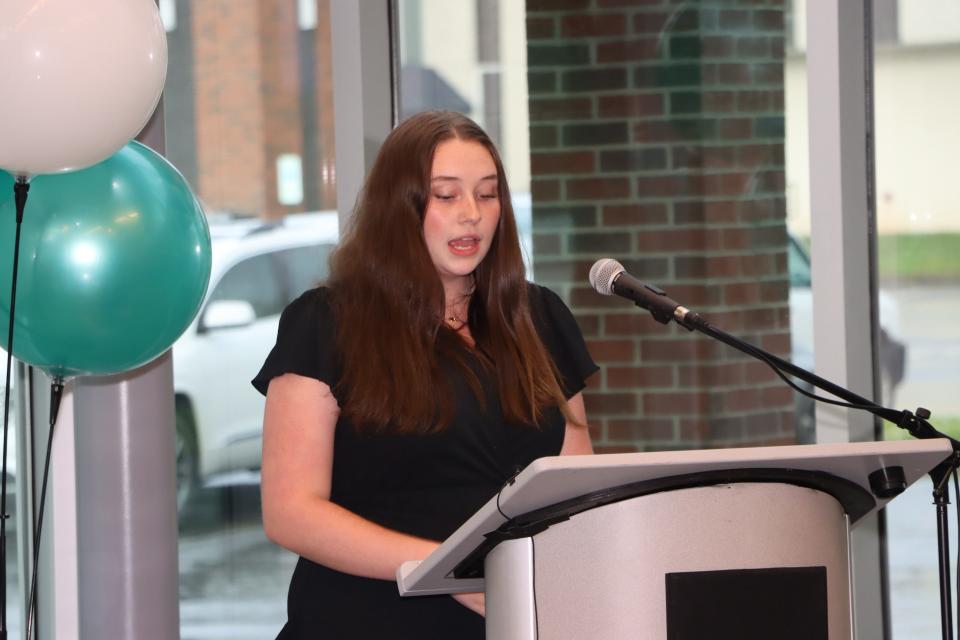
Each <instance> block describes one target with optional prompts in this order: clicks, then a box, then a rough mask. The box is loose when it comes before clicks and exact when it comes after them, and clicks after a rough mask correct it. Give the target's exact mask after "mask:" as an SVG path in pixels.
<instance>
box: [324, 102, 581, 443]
mask: <svg viewBox="0 0 960 640" xmlns="http://www.w3.org/2000/svg"><path fill="white" fill-rule="evenodd" d="M453 138H457V139H460V140H467V141H473V142H478V143H480V144H481V145H483V146H484V147H485V148H486V149H487V151H488V152H489V153H490V155H491V157H492V158H493V162H494V164H495V165H496V168H497V184H498V191H499V194H498V196H499V199H500V220H499V223H498V227H497V230H496V233H495V234H494V237H493V239H492V243H491V246H490V250H489V252H488V253H487V255H486V256H485V257H484V259H483V261H482V262H481V263H480V265H479V266H478V267H477V269H476V270H475V271H474V280H475V285H476V286H475V289H474V293H473V296H472V298H471V301H470V307H469V312H468V318H469V324H470V330H471V334H472V336H473V339H474V340H475V342H476V345H475V350H474V353H475V354H476V355H477V356H478V358H479V360H480V362H481V365H482V366H483V367H485V368H486V369H487V370H488V371H489V372H491V373H492V374H493V375H494V377H495V379H496V380H497V387H498V391H499V396H500V404H501V407H502V410H503V415H504V417H505V419H506V420H507V421H508V422H510V423H514V424H528V425H536V424H537V423H538V422H539V421H540V419H541V418H542V416H543V412H544V410H545V409H546V408H548V407H551V406H559V407H560V409H561V411H562V412H563V414H564V416H566V417H567V419H568V420H571V419H572V416H570V412H569V409H568V408H567V405H566V402H565V400H564V397H563V394H562V392H561V390H560V385H559V382H558V374H557V370H556V367H555V365H554V363H553V361H552V360H551V358H550V357H549V355H548V354H547V350H546V349H545V347H544V346H543V343H542V342H541V341H540V338H539V336H538V335H537V332H536V330H535V329H534V326H533V321H532V319H531V316H530V308H529V303H528V293H527V283H526V279H525V275H524V265H523V258H522V255H521V252H520V242H519V238H518V236H517V224H516V219H515V217H514V214H513V206H512V205H511V202H510V191H509V188H508V187H507V178H506V175H505V174H504V170H503V163H502V162H501V160H500V155H499V154H498V153H497V149H496V147H495V146H494V145H493V142H492V141H491V140H490V138H489V137H488V136H487V134H486V133H485V132H484V131H483V130H482V129H481V128H480V127H479V126H478V125H477V124H476V123H475V122H473V121H472V120H470V119H469V118H467V117H466V116H463V115H461V114H459V113H455V112H449V111H428V112H423V113H420V114H417V115H415V116H413V117H411V118H409V119H407V120H406V121H404V122H403V123H401V124H400V125H399V126H398V127H397V128H396V129H394V130H393V131H392V132H391V133H390V135H389V136H387V139H386V140H385V141H384V143H383V146H382V147H381V149H380V153H379V155H378V156H377V159H376V161H375V162H374V165H373V167H372V169H371V170H370V174H369V175H368V177H367V180H366V183H365V184H364V187H363V190H362V192H361V194H360V197H359V199H358V202H357V206H356V209H355V211H354V214H353V217H352V218H351V222H350V226H349V228H348V229H347V231H346V233H345V235H344V238H343V239H342V241H341V243H340V246H339V247H338V249H337V250H336V251H335V252H334V254H333V255H332V256H331V259H330V279H329V284H330V286H331V287H332V289H333V292H334V295H333V304H334V310H335V314H336V344H337V348H338V353H339V356H340V358H341V363H342V371H341V378H340V382H339V383H338V390H339V391H340V392H341V394H342V395H341V397H342V400H343V402H342V404H343V406H342V407H341V411H342V412H343V414H344V415H345V417H347V418H349V419H350V420H351V421H352V422H353V423H354V424H355V425H356V426H357V427H358V428H359V429H361V430H383V429H388V430H390V431H393V432H398V433H429V432H433V431H437V430H440V429H443V428H444V427H446V426H447V425H448V424H449V421H450V419H451V417H452V415H453V406H452V395H453V394H452V393H450V391H451V389H450V388H449V386H448V385H449V383H448V377H447V376H446V375H445V374H444V371H443V370H442V369H441V364H440V361H441V358H440V357H439V356H442V355H446V356H448V358H449V359H450V360H452V361H453V362H454V363H455V364H456V365H457V366H458V367H459V369H460V370H461V371H463V372H464V374H465V377H466V379H467V381H468V383H469V385H470V387H471V389H472V390H473V393H474V394H475V395H476V396H477V398H478V400H479V401H480V402H481V404H485V401H486V398H485V397H484V394H483V391H482V389H481V386H480V383H479V381H478V379H477V375H476V373H475V371H474V369H473V368H471V367H470V365H469V363H468V360H467V357H466V356H467V350H466V349H467V347H466V345H465V344H464V343H463V341H462V340H461V339H460V338H459V337H458V336H457V335H456V334H455V333H454V332H453V331H451V330H450V329H449V328H447V327H446V325H445V323H444V322H443V310H444V307H445V300H444V290H443V285H442V283H441V280H440V276H439V274H438V273H437V269H436V267H435V266H434V264H433V262H432V260H431V258H430V255H429V253H428V252H427V246H426V243H425V241H424V237H423V218H424V213H425V211H426V207H427V203H428V202H429V198H430V177H431V169H432V165H433V156H434V152H435V151H436V149H437V147H438V146H439V145H440V143H442V142H444V141H446V140H450V139H453Z"/></svg>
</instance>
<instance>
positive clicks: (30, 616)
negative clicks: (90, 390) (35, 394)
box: [26, 376, 63, 640]
mask: <svg viewBox="0 0 960 640" xmlns="http://www.w3.org/2000/svg"><path fill="white" fill-rule="evenodd" d="M61 397H63V378H61V377H59V376H57V377H56V378H54V379H53V382H52V383H51V384H50V431H49V432H48V433H47V452H46V454H45V455H44V460H43V482H42V483H41V485H40V508H39V509H38V510H37V529H36V531H35V532H34V534H33V573H32V575H31V576H30V600H29V601H28V603H27V635H26V639H27V640H30V639H31V638H32V637H33V623H34V620H35V618H36V614H37V567H38V566H39V565H40V533H41V532H42V531H43V508H44V506H45V505H46V502H47V479H48V478H49V477H50V452H51V450H52V449H53V427H54V425H56V424H57V414H58V413H59V412H60V398H61Z"/></svg>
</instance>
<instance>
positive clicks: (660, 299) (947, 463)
mask: <svg viewBox="0 0 960 640" xmlns="http://www.w3.org/2000/svg"><path fill="white" fill-rule="evenodd" d="M645 287H646V288H647V289H649V290H650V292H651V293H653V294H654V295H645V296H643V297H641V298H640V300H639V301H635V304H636V305H637V306H638V307H640V308H642V309H646V310H648V311H649V312H650V313H651V314H652V315H653V317H654V319H655V320H656V321H657V322H660V323H662V324H667V323H669V322H670V321H671V320H673V321H675V322H676V323H677V324H679V325H680V326H682V327H683V328H685V329H687V330H688V331H698V332H700V333H702V334H704V335H707V336H710V337H711V338H713V339H715V340H719V341H720V342H722V343H724V344H726V345H728V346H731V347H733V348H734V349H737V350H738V351H742V352H743V353H745V354H747V355H749V356H752V357H754V358H757V359H758V360H761V361H763V362H765V363H766V364H767V365H769V366H770V367H771V368H773V369H774V370H776V371H777V372H778V375H781V377H783V375H782V373H788V374H790V375H792V376H794V377H796V378H799V379H800V380H803V381H804V382H807V383H809V384H811V385H813V386H814V387H817V388H818V389H822V390H824V391H826V392H828V393H831V394H833V395H834V396H836V397H838V398H842V399H843V400H845V401H846V402H848V403H850V405H853V407H852V408H856V409H863V410H864V411H869V412H870V413H872V414H873V415H875V416H877V417H879V418H883V419H884V420H887V421H889V422H892V423H893V424H895V425H897V426H898V427H900V428H901V429H906V430H907V431H909V432H910V434H911V435H912V436H913V437H915V438H918V439H929V438H945V439H947V440H948V441H949V442H950V445H951V446H952V447H953V455H951V456H950V457H948V458H947V459H946V460H944V461H943V462H941V463H940V464H939V465H937V466H936V467H934V468H933V469H932V470H931V471H930V473H929V475H930V478H931V480H932V481H933V499H934V503H935V504H936V506H937V548H938V551H939V561H940V564H939V574H940V627H941V635H942V638H943V640H953V620H952V610H951V609H952V594H951V586H950V539H949V536H948V527H947V505H948V504H949V503H950V497H949V495H948V491H947V481H948V480H949V478H950V474H951V473H956V472H957V468H958V467H960V442H958V441H957V440H954V439H953V438H951V437H949V436H946V435H944V434H942V433H940V432H939V431H937V430H936V429H935V428H934V427H933V425H931V424H930V423H929V422H928V419H929V418H930V415H931V414H930V411H929V410H927V409H924V408H922V407H920V408H918V409H917V410H916V412H915V413H914V412H910V411H907V410H903V411H897V410H895V409H888V408H886V407H883V406H881V405H879V404H877V403H875V402H873V401H872V400H868V399H867V398H864V397H862V396H859V395H857V394H855V393H853V392H852V391H850V390H849V389H846V388H844V387H841V386H839V385H837V384H834V383H832V382H830V381H829V380H826V379H824V378H821V377H820V376H818V375H816V374H814V373H813V372H811V371H807V370H806V369H804V368H802V367H798V366H796V365H795V364H793V363H791V362H788V361H786V360H783V359H781V358H778V357H777V356H775V355H773V354H772V353H769V352H767V351H764V350H763V349H761V348H759V347H756V346H754V345H752V344H750V343H749V342H746V341H744V340H741V339H740V338H737V337H735V336H732V335H730V334H729V333H726V332H725V331H721V330H720V329H718V328H716V327H714V326H713V325H711V324H710V323H709V322H707V321H706V320H705V319H704V318H703V317H702V316H701V315H700V314H698V313H696V312H693V311H690V310H689V309H687V308H686V307H683V306H681V305H679V304H677V302H675V301H674V300H671V299H670V298H669V297H667V295H666V293H665V292H663V291H662V290H660V289H656V288H652V287H650V286H649V285H645ZM781 372H782V373H781ZM784 379H785V378H784ZM788 384H789V382H788ZM838 404H842V403H838ZM844 406H846V405H844ZM888 482H889V484H888V486H887V489H888V491H889V492H890V493H889V494H888V495H889V496H893V495H897V494H898V493H900V491H902V490H903V488H904V485H903V482H902V480H901V481H900V482H899V488H898V487H897V480H896V479H895V478H891V479H888ZM898 489H899V490H898Z"/></svg>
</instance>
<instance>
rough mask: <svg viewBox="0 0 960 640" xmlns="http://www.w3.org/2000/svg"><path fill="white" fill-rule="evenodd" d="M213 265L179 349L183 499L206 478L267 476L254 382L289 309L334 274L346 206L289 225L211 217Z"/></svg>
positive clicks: (213, 481)
mask: <svg viewBox="0 0 960 640" xmlns="http://www.w3.org/2000/svg"><path fill="white" fill-rule="evenodd" d="M210 235H211V241H212V269H211V276H210V287H209V289H208V292H207V297H206V299H205V300H204V303H203V305H202V307H201V309H200V313H199V314H198V315H197V318H196V319H195V320H194V321H193V322H192V323H191V325H190V326H189V327H188V328H187V330H186V331H185V332H184V334H183V335H182V336H181V337H180V339H179V340H177V342H176V343H175V344H174V346H173V376H174V393H175V398H176V435H177V482H178V490H177V503H178V507H179V508H181V509H182V508H183V506H184V505H185V504H186V502H187V501H188V500H189V498H190V496H191V494H193V493H194V491H195V490H196V489H197V488H198V487H199V486H202V485H207V486H210V485H213V486H216V485H220V484H234V483H236V482H242V481H258V480H259V477H258V475H257V472H258V470H259V468H260V449H261V434H262V424H263V404H264V400H263V397H262V396H261V395H260V394H259V393H258V392H257V391H256V390H255V389H254V388H253V387H252V386H251V385H250V379H251V378H252V377H253V376H254V375H255V374H256V372H257V371H258V370H259V368H260V365H261V364H262V363H263V361H264V359H265V358H266V356H267V354H268V353H269V351H270V349H271V347H272V346H273V344H274V341H275V340H276V337H277V326H278V324H279V320H280V312H281V311H283V309H284V307H285V306H286V305H287V304H288V303H290V302H291V301H292V300H294V299H295V298H296V297H297V296H298V295H300V294H301V293H302V292H304V291H306V290H307V289H310V288H311V287H314V286H316V285H317V284H318V283H319V282H321V281H322V280H324V279H325V278H326V276H327V258H328V257H329V255H330V252H331V251H332V250H333V248H334V247H335V246H336V244H337V241H338V239H339V227H338V221H337V213H336V212H335V211H326V212H320V213H313V214H298V215H292V216H288V217H287V218H286V219H285V220H284V221H283V222H282V223H277V224H264V223H262V222H260V221H249V220H246V221H244V220H241V221H218V220H217V219H216V218H215V217H212V219H211V224H210Z"/></svg>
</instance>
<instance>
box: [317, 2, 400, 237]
mask: <svg viewBox="0 0 960 640" xmlns="http://www.w3.org/2000/svg"><path fill="white" fill-rule="evenodd" d="M330 34H331V46H332V50H333V51H332V57H333V118H334V136H335V138H336V171H337V209H338V210H339V211H340V228H341V230H342V229H343V228H344V226H345V224H346V222H347V220H349V216H350V214H351V213H352V211H353V207H354V204H355V202H356V200H357V194H358V193H359V192H360V188H361V187H362V186H363V180H364V178H365V177H366V175H367V171H368V170H369V169H370V166H371V165H372V164H373V160H374V158H375V157H376V155H377V152H378V151H379V149H380V145H381V144H383V140H384V138H386V137H387V134H388V133H390V129H391V127H392V124H393V113H394V108H393V91H392V73H391V56H390V42H391V34H390V7H389V3H388V2H387V0H364V1H363V2H357V1H356V0H332V1H331V3H330Z"/></svg>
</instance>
